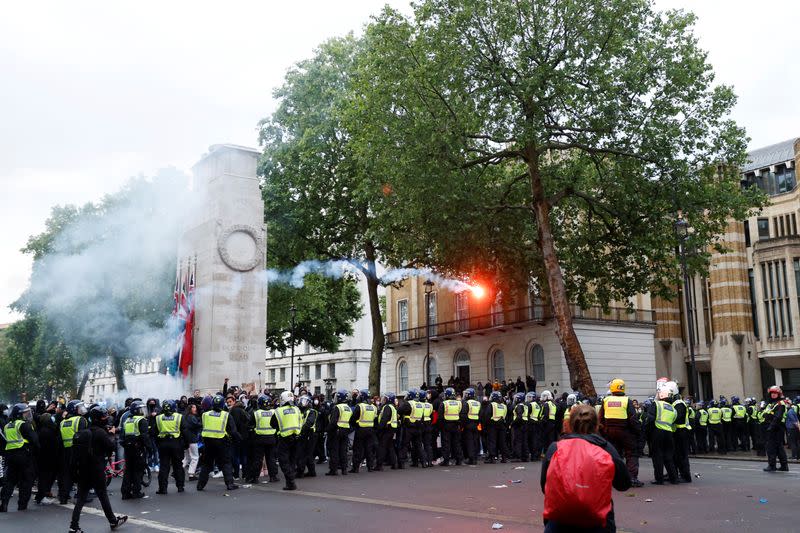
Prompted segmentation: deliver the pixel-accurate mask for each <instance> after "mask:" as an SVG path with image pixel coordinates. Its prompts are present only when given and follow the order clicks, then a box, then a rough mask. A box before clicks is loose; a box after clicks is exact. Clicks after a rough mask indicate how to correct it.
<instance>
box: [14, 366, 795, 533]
mask: <svg viewBox="0 0 800 533" xmlns="http://www.w3.org/2000/svg"><path fill="white" fill-rule="evenodd" d="M768 394H769V401H765V402H762V404H761V405H758V404H757V403H756V402H755V400H753V399H746V400H745V402H744V403H742V402H740V401H739V398H737V397H736V396H733V397H732V398H731V402H730V405H728V402H727V400H726V399H724V398H721V399H720V400H719V402H718V401H709V402H705V403H693V402H692V401H691V399H686V400H684V399H682V398H681V397H680V395H679V394H678V387H677V385H676V384H675V383H674V382H666V383H661V384H660V385H659V386H658V390H657V393H656V395H655V396H653V397H651V398H649V399H648V400H647V401H645V402H643V403H642V405H639V404H638V403H637V402H636V400H632V399H630V398H629V397H628V396H626V394H625V383H624V381H623V380H622V379H615V380H612V382H611V383H610V386H609V393H608V394H607V395H606V396H605V397H600V398H598V399H595V398H584V397H582V395H581V394H580V393H575V394H566V395H562V396H561V397H560V398H558V399H555V398H554V397H553V394H552V393H551V392H550V391H547V390H545V391H542V393H541V395H539V394H537V393H536V392H528V393H527V394H526V393H516V394H514V395H513V396H511V397H508V398H504V397H503V396H502V395H501V393H500V392H499V391H494V392H492V393H491V394H490V395H489V397H482V399H481V400H479V399H478V397H477V396H476V392H475V390H474V389H472V388H467V389H465V390H464V391H463V392H462V393H461V394H456V391H455V390H454V389H453V388H446V389H444V390H443V391H442V393H441V394H439V392H438V390H433V391H431V390H428V391H426V390H414V389H412V390H410V391H408V393H407V394H406V395H405V396H403V397H397V396H396V395H395V394H393V393H391V392H387V393H384V394H383V395H382V396H381V397H380V399H379V400H378V399H373V398H371V397H370V396H369V394H368V391H366V390H362V391H354V393H352V394H349V393H347V392H346V391H343V390H340V391H338V392H337V393H336V394H335V395H334V398H333V401H332V402H330V403H327V402H322V403H320V402H319V401H318V400H317V401H312V398H311V397H310V396H309V395H307V394H301V395H300V396H299V397H297V398H295V395H294V394H293V393H292V392H290V391H284V392H282V393H281V394H280V396H278V397H275V398H273V397H271V396H270V395H268V394H262V395H260V396H258V397H257V398H255V400H254V401H253V404H252V405H250V406H248V411H247V415H246V416H245V420H247V426H246V428H244V430H243V428H242V427H241V426H240V425H239V424H237V423H236V422H235V421H234V419H233V416H232V415H231V413H232V412H233V410H234V409H232V408H229V405H226V402H225V398H224V397H223V396H222V395H216V396H213V397H211V396H207V397H206V398H205V399H203V400H202V403H201V409H202V414H201V416H200V421H199V428H200V429H199V431H200V437H201V440H202V453H201V456H200V468H199V475H198V476H197V478H196V479H197V486H196V488H197V490H199V491H202V490H204V489H205V487H206V485H207V483H208V479H209V477H210V476H211V475H212V473H214V472H218V474H221V476H222V477H223V478H224V482H225V486H226V489H227V490H235V489H237V488H238V486H237V485H236V483H235V477H234V468H233V466H232V460H233V458H234V455H235V454H234V447H235V446H237V445H241V444H242V443H246V445H245V446H240V449H241V450H246V454H247V456H248V460H247V461H246V462H243V463H242V464H243V465H246V466H243V470H242V474H241V477H242V478H244V480H245V481H247V482H250V483H258V482H259V478H260V476H261V475H262V471H263V472H266V474H267V475H268V478H269V482H278V481H279V475H278V472H279V470H280V472H282V473H283V478H284V482H285V485H284V487H283V488H284V490H295V489H296V488H297V485H296V482H295V480H296V479H297V478H302V477H314V476H316V475H317V474H316V465H317V464H321V463H324V462H325V458H326V456H327V463H328V472H327V473H326V475H329V476H336V475H347V474H356V473H358V472H359V471H360V469H361V468H362V466H365V467H366V469H367V470H368V471H381V470H383V469H384V468H385V467H388V468H391V469H403V468H407V467H409V466H411V467H420V468H429V467H432V466H434V464H438V465H441V466H450V465H452V464H455V465H461V464H469V465H475V464H476V463H477V460H478V457H479V456H481V455H483V457H484V459H485V461H484V462H486V463H494V462H497V461H499V462H501V463H505V462H507V461H509V460H512V461H523V462H526V461H538V460H539V459H540V458H541V456H542V453H543V452H544V451H545V450H546V449H547V448H548V447H549V445H550V444H551V443H552V442H553V441H554V440H557V439H558V438H559V436H560V435H561V433H563V432H564V431H565V429H564V428H566V427H567V424H566V423H565V422H567V421H568V420H569V414H570V410H571V408H572V406H574V405H575V404H577V403H581V402H582V403H587V404H590V405H593V406H594V407H595V409H596V410H597V411H598V419H599V425H600V432H601V433H602V435H603V436H604V437H605V438H606V439H607V440H608V441H609V442H611V444H612V445H614V447H615V448H616V449H617V450H618V451H619V453H620V455H621V456H622V457H624V458H625V461H626V465H627V467H628V470H629V473H630V475H631V478H632V480H633V483H634V486H641V485H642V483H641V482H640V481H639V458H640V457H641V456H643V455H644V450H645V446H646V447H647V451H648V454H649V455H650V457H651V459H652V462H653V468H654V478H655V479H654V480H653V483H655V484H663V483H664V482H665V477H664V471H665V470H666V480H667V481H669V482H671V483H679V482H687V483H688V482H691V481H692V476H691V472H690V467H689V455H690V454H692V453H699V454H703V453H710V452H714V451H716V452H718V453H727V452H728V451H729V450H735V449H737V448H738V449H740V450H749V449H751V448H752V449H754V450H756V451H757V452H758V453H759V454H765V455H766V456H767V458H768V466H767V468H766V469H765V470H767V471H776V470H782V471H786V470H788V464H787V457H786V452H785V449H784V446H783V442H784V438H787V440H788V441H789V444H790V445H791V448H792V454H793V458H797V457H798V446H797V443H796V440H793V439H797V438H798V434H800V422H798V417H797V405H792V403H791V402H790V401H789V400H788V399H785V398H783V394H782V392H781V389H780V387H771V388H770V389H769V391H768ZM181 411H183V409H182V408H179V405H178V404H177V403H176V402H175V401H173V400H166V401H164V402H162V404H161V406H160V410H159V411H158V414H155V412H148V409H147V405H146V404H145V403H144V402H142V401H141V400H139V399H134V400H130V401H128V402H126V408H125V409H124V411H123V412H122V413H120V414H119V416H117V417H116V419H115V420H113V421H112V420H110V418H109V413H108V411H107V410H106V409H105V407H103V406H100V405H96V404H94V405H90V406H88V407H87V406H85V405H84V404H83V403H82V402H80V401H77V400H73V401H70V402H69V403H68V404H66V405H65V406H59V405H57V404H55V402H51V403H50V404H47V403H46V402H41V401H40V402H39V403H38V404H37V406H36V408H35V413H34V412H32V410H31V407H30V406H29V405H28V404H24V403H23V404H17V405H15V406H13V408H12V409H11V410H10V417H8V419H5V418H2V419H0V423H2V426H3V432H2V434H1V435H2V437H3V440H4V441H5V445H4V447H3V459H4V464H5V471H4V483H3V487H2V491H0V512H3V511H6V510H7V508H8V504H9V500H10V498H11V495H12V493H13V490H14V488H15V487H18V488H19V499H18V508H19V509H20V510H24V509H26V508H27V505H28V502H29V500H30V498H31V494H32V487H33V485H34V481H35V480H37V479H38V484H37V485H38V486H37V489H38V490H37V495H36V497H35V501H36V502H37V503H50V502H49V500H50V498H49V497H48V495H49V494H50V490H51V488H52V486H53V484H54V483H55V482H56V481H58V500H59V502H60V503H62V504H63V503H67V501H68V500H69V499H70V497H71V493H72V491H73V488H74V486H75V485H76V484H77V487H78V490H77V493H76V506H75V510H74V513H73V521H72V528H71V531H72V532H78V531H80V527H79V525H78V518H79V516H80V508H81V507H82V505H83V504H84V503H85V502H86V501H87V500H88V498H89V497H90V496H89V493H90V491H91V492H94V493H95V494H96V495H97V497H98V498H99V500H100V501H101V504H102V506H103V509H104V511H105V514H106V517H107V518H108V520H109V523H110V524H111V525H112V526H113V527H117V526H118V525H120V524H122V523H124V521H125V519H126V517H124V516H115V515H114V514H113V512H112V511H111V506H110V503H109V502H108V496H107V493H106V490H105V487H106V483H105V479H106V474H107V471H106V460H107V459H110V457H111V456H112V455H115V454H116V459H117V460H119V459H121V458H123V457H124V459H125V467H124V474H123V480H122V486H121V496H122V499H136V498H142V497H144V492H143V483H144V474H145V471H146V469H147V468H148V466H147V459H146V458H147V456H148V455H149V454H153V453H155V452H156V451H157V456H158V457H159V458H160V459H159V462H160V466H159V469H158V490H157V491H156V493H157V494H162V495H164V494H167V492H168V491H167V489H168V484H169V478H170V473H172V477H173V479H174V481H175V486H176V488H177V491H178V492H183V491H184V490H185V483H186V475H185V472H184V457H185V455H186V450H187V448H188V447H189V445H190V443H191V442H192V438H191V435H190V433H191V430H190V425H191V423H192V422H191V421H192V419H193V416H191V415H188V414H187V415H185V414H184V413H183V412H181ZM0 416H2V415H0ZM82 436H84V437H87V438H81V437H82ZM351 438H352V441H351ZM350 448H352V454H349V453H348V450H349V449H350ZM778 462H779V463H780V467H778ZM190 472H191V470H190ZM237 477H238V475H237ZM190 479H192V478H190Z"/></svg>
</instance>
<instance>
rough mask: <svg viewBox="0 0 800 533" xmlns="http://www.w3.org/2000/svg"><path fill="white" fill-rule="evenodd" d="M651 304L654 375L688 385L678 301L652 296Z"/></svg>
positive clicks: (685, 350)
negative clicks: (654, 329) (653, 333)
mask: <svg viewBox="0 0 800 533" xmlns="http://www.w3.org/2000/svg"><path fill="white" fill-rule="evenodd" d="M652 302H653V303H652V305H653V311H655V314H656V317H655V318H656V332H655V339H656V346H655V353H656V375H657V376H658V377H662V376H663V377H668V378H670V379H673V380H675V381H677V382H678V383H680V384H682V385H688V383H689V380H688V376H687V375H686V360H685V357H686V353H688V351H687V348H686V345H685V344H684V342H683V335H682V334H681V307H680V306H681V302H680V299H679V298H677V297H676V298H675V299H674V300H672V301H670V300H666V299H664V298H659V297H657V296H653V297H652ZM653 387H654V388H655V383H654V384H653Z"/></svg>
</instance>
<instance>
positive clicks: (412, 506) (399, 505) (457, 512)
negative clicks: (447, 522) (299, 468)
mask: <svg viewBox="0 0 800 533" xmlns="http://www.w3.org/2000/svg"><path fill="white" fill-rule="evenodd" d="M253 488H257V490H261V491H264V492H275V493H279V494H294V495H297V496H309V497H312V498H324V499H328V500H339V501H345V502H354V503H365V504H368V505H382V506H384V507H394V508H396V509H409V510H412V511H426V512H429V513H436V514H448V515H453V516H461V517H464V518H479V519H483V520H495V521H500V522H502V521H505V522H515V523H518V524H526V525H536V524H537V523H540V522H537V521H536V519H534V518H533V517H531V518H523V517H520V516H510V515H500V514H493V513H480V512H477V511H464V510H462V509H451V508H449V507H435V506H432V505H420V504H417V503H407V502H393V501H388V500H377V499H374V498H361V497H359V496H344V495H341V494H329V493H327V492H311V491H305V490H293V491H285V492H279V491H277V490H273V489H267V488H263V487H253Z"/></svg>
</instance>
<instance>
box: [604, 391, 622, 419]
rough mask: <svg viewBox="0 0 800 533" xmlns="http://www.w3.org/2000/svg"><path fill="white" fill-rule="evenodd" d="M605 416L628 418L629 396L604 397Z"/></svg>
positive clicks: (609, 417)
mask: <svg viewBox="0 0 800 533" xmlns="http://www.w3.org/2000/svg"><path fill="white" fill-rule="evenodd" d="M603 416H604V417H605V418H606V420H627V419H628V397H627V396H606V397H605V398H603Z"/></svg>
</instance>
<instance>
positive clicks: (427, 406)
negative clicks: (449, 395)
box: [420, 402, 433, 424]
mask: <svg viewBox="0 0 800 533" xmlns="http://www.w3.org/2000/svg"><path fill="white" fill-rule="evenodd" d="M420 403H422V422H423V423H424V424H429V423H430V422H431V420H432V419H433V404H431V403H430V402H420Z"/></svg>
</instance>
